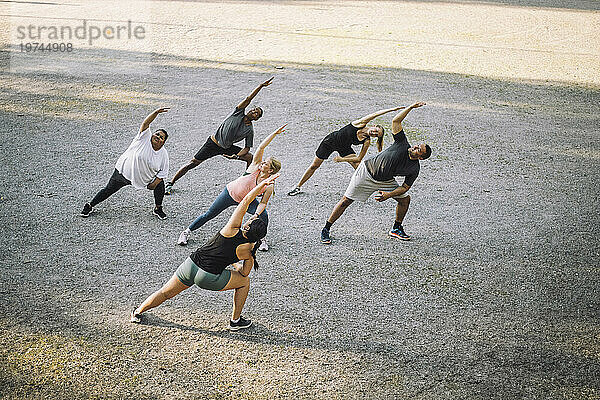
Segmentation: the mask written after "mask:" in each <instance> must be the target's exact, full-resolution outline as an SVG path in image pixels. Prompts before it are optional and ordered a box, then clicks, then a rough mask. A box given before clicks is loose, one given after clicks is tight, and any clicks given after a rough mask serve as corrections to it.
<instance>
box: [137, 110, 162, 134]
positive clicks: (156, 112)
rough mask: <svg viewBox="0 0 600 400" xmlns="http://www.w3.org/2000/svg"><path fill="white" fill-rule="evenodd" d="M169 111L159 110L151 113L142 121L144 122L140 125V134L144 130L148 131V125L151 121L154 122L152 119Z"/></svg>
mask: <svg viewBox="0 0 600 400" xmlns="http://www.w3.org/2000/svg"><path fill="white" fill-rule="evenodd" d="M167 111H169V108H168V107H167V108H159V109H158V110H155V111H153V112H152V113H150V114H149V115H148V116H147V117H146V119H145V120H144V122H142V125H141V126H140V132H144V131H145V130H146V129H148V127H149V126H150V124H151V123H152V121H154V119H155V118H156V116H157V115H158V114H161V113H165V112H167Z"/></svg>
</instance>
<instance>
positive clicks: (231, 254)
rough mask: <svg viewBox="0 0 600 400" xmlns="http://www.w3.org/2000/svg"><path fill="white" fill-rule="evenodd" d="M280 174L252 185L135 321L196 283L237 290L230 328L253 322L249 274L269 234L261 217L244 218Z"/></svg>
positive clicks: (134, 313) (135, 315)
mask: <svg viewBox="0 0 600 400" xmlns="http://www.w3.org/2000/svg"><path fill="white" fill-rule="evenodd" d="M278 176H279V174H276V175H273V176H270V177H269V178H267V179H265V180H263V181H262V182H260V183H259V184H258V185H257V186H256V187H255V188H254V189H252V190H251V191H250V192H249V193H248V194H247V195H246V196H245V197H244V198H243V200H242V201H241V202H240V204H239V205H238V206H237V207H236V209H235V211H234V212H233V215H232V216H231V218H229V221H228V222H227V224H226V225H225V226H224V227H223V228H222V229H221V230H220V231H219V232H218V233H217V234H216V235H215V236H214V237H213V238H212V239H211V240H210V241H208V242H207V243H206V244H205V245H204V246H202V247H200V248H199V249H198V250H196V251H195V252H193V253H192V254H191V255H190V256H189V257H188V258H187V259H186V260H185V261H184V262H183V263H182V264H181V265H180V266H179V268H177V271H175V274H174V275H173V276H172V277H171V279H169V281H168V282H167V283H165V284H164V285H163V287H162V288H160V289H159V290H157V291H156V292H154V293H152V294H151V295H150V296H149V297H148V298H147V299H146V300H144V302H143V303H142V304H141V305H140V306H139V307H137V308H136V309H134V310H133V311H132V312H131V322H133V323H140V322H141V317H142V313H144V312H146V311H148V310H150V309H152V308H154V307H157V306H159V305H160V304H162V303H163V302H164V301H165V300H167V299H170V298H172V297H174V296H176V295H177V294H179V293H181V292H182V291H183V290H185V289H187V288H189V287H190V286H192V285H194V284H196V285H198V286H199V287H201V288H203V289H207V290H214V291H223V290H231V289H233V290H235V293H234V295H233V312H232V315H231V320H230V321H229V329H230V330H234V331H235V330H238V329H243V328H248V327H249V326H250V325H252V322H251V321H250V320H247V319H244V318H242V316H241V313H242V309H243V308H244V303H245V302H246V298H247V297H248V291H249V290H250V278H249V277H248V275H249V274H250V271H251V270H252V267H257V264H256V259H255V254H256V249H257V248H258V246H260V239H262V238H263V237H265V235H266V234H267V225H266V224H265V222H264V221H263V220H261V219H258V218H257V217H252V218H250V219H249V220H248V221H247V222H246V223H245V224H243V225H242V221H243V218H244V214H246V211H247V209H248V206H249V205H250V203H252V201H254V199H255V198H256V196H258V194H259V193H261V191H262V190H263V189H264V188H265V187H266V186H268V185H272V184H273V182H275V179H277V177H278ZM240 261H241V262H240ZM229 265H233V270H230V269H226V267H227V266H229Z"/></svg>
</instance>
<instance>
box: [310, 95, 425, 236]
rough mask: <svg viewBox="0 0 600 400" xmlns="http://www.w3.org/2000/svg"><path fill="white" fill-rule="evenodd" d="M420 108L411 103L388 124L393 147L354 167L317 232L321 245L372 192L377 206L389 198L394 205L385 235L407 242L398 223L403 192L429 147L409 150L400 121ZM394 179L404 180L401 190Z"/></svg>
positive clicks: (405, 204)
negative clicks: (348, 211)
mask: <svg viewBox="0 0 600 400" xmlns="http://www.w3.org/2000/svg"><path fill="white" fill-rule="evenodd" d="M424 105H425V103H420V102H419V103H415V104H413V105H412V106H410V107H407V108H405V109H404V110H402V112H400V113H399V114H398V115H396V116H395V117H394V119H393V120H392V134H393V135H394V143H393V144H392V145H391V146H390V147H388V148H387V149H385V150H384V151H382V152H381V153H378V154H376V155H374V156H372V157H369V158H368V159H366V160H364V161H363V162H362V163H361V164H360V165H359V166H358V168H357V169H356V171H355V172H354V175H352V179H351V180H350V184H349V185H348V188H347V189H346V192H345V193H344V196H343V197H342V199H341V200H340V201H339V202H338V203H337V204H336V206H335V208H334V209H333V211H332V212H331V215H330V216H329V218H328V219H327V222H326V224H325V227H324V228H323V230H322V231H321V243H324V244H329V243H331V237H330V235H329V230H330V229H331V225H332V224H333V223H334V222H335V221H336V220H337V219H338V218H339V217H340V216H341V215H342V214H343V213H344V211H345V210H346V208H348V206H349V205H350V204H352V203H353V202H354V200H360V201H366V200H367V199H368V198H369V196H370V195H371V194H372V193H373V192H375V191H377V192H378V194H377V195H376V196H375V200H377V201H379V202H382V201H385V200H387V199H390V198H393V199H394V200H396V201H397V202H398V205H397V206H396V220H395V222H394V227H393V228H392V230H390V231H389V235H390V236H392V237H395V238H398V239H402V240H409V239H410V236H409V235H407V234H406V232H405V231H404V228H403V227H402V221H403V220H404V216H405V215H406V212H407V211H408V206H409V204H410V196H409V195H408V194H407V193H406V192H407V191H408V190H409V189H410V187H411V186H412V185H413V183H414V182H415V179H417V177H418V176H419V169H420V166H419V160H425V159H427V158H429V156H430V155H431V147H429V145H427V144H425V143H421V144H418V145H414V146H411V145H410V144H409V143H408V140H407V139H406V135H405V134H404V130H403V129H402V120H404V118H405V117H406V115H407V114H408V113H409V112H410V110H412V109H414V108H419V107H422V106H424ZM396 176H404V183H402V185H401V186H400V185H399V184H398V182H396V179H395V177H396Z"/></svg>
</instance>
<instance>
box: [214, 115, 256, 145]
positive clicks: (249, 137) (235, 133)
mask: <svg viewBox="0 0 600 400" xmlns="http://www.w3.org/2000/svg"><path fill="white" fill-rule="evenodd" d="M244 115H245V109H244V108H240V109H238V108H237V107H236V109H235V111H233V112H232V113H231V114H229V116H227V118H225V121H223V123H222V124H221V125H220V126H219V128H218V129H217V133H215V139H216V140H217V144H218V145H219V146H221V147H222V148H224V149H228V148H230V147H231V146H232V145H233V144H234V143H236V142H239V141H240V140H242V139H246V147H252V145H253V140H254V128H253V127H252V124H249V125H246V124H245V123H244V121H243V119H244Z"/></svg>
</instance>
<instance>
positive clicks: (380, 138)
mask: <svg viewBox="0 0 600 400" xmlns="http://www.w3.org/2000/svg"><path fill="white" fill-rule="evenodd" d="M375 126H376V127H377V128H379V129H381V135H379V136H377V151H378V152H381V150H383V134H384V132H385V129H383V126H381V125H375Z"/></svg>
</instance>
